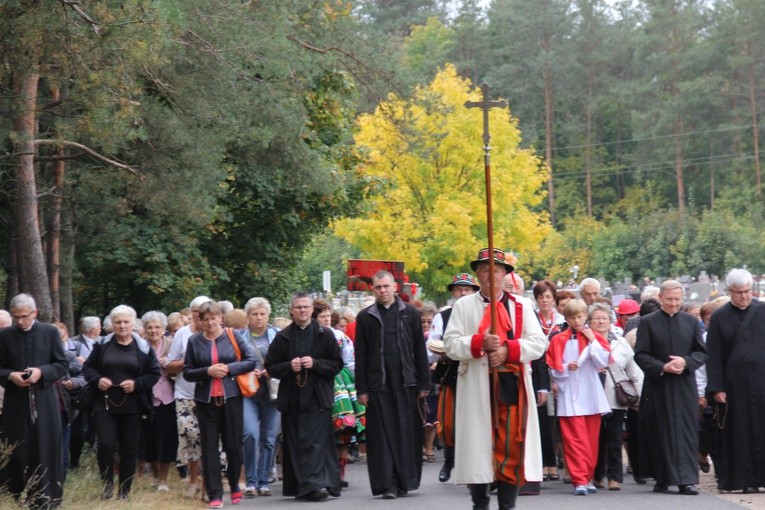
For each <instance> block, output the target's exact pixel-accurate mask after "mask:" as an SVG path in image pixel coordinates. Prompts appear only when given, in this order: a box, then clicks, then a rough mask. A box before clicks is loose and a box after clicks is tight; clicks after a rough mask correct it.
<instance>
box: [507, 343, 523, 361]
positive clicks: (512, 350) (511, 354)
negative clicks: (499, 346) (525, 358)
mask: <svg viewBox="0 0 765 510" xmlns="http://www.w3.org/2000/svg"><path fill="white" fill-rule="evenodd" d="M505 345H507V363H520V362H521V343H520V342H519V341H518V340H508V341H507V342H505Z"/></svg>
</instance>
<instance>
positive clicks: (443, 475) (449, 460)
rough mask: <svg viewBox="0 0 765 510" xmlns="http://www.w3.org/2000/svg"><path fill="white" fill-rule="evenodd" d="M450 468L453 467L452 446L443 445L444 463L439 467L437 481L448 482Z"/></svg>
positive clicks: (450, 475) (450, 472)
mask: <svg viewBox="0 0 765 510" xmlns="http://www.w3.org/2000/svg"><path fill="white" fill-rule="evenodd" d="M452 469H454V447H453V446H449V445H446V444H445V445H444V465H443V466H442V467H441V471H439V472H438V481H439V482H441V483H443V482H448V481H449V478H451V477H452Z"/></svg>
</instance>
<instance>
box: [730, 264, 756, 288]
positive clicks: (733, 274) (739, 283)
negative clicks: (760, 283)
mask: <svg viewBox="0 0 765 510" xmlns="http://www.w3.org/2000/svg"><path fill="white" fill-rule="evenodd" d="M753 284H754V278H752V273H750V272H749V271H747V270H746V269H731V270H730V272H729V273H728V275H727V276H726V277H725V288H727V289H730V288H731V287H746V286H747V285H753Z"/></svg>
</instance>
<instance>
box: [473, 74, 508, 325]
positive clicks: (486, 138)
mask: <svg viewBox="0 0 765 510" xmlns="http://www.w3.org/2000/svg"><path fill="white" fill-rule="evenodd" d="M481 92H482V95H483V97H482V99H481V100H480V101H466V102H465V108H480V109H481V110H483V153H484V155H483V160H484V174H485V179H486V230H487V238H488V244H489V274H490V275H491V276H490V278H489V282H490V283H489V293H490V294H491V296H490V297H489V299H490V303H489V306H490V307H491V332H492V333H494V334H497V307H496V300H497V289H496V287H495V285H494V220H493V214H492V207H491V158H490V156H489V153H490V152H491V145H489V142H490V141H491V134H490V133H489V110H490V109H492V108H506V107H507V101H505V100H504V99H502V100H499V101H492V100H491V99H489V93H490V92H491V87H489V84H488V83H482V84H481Z"/></svg>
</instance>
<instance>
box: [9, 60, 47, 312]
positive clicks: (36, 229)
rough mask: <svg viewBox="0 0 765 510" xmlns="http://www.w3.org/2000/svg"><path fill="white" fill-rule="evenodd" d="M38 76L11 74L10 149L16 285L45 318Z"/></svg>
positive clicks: (45, 289)
mask: <svg viewBox="0 0 765 510" xmlns="http://www.w3.org/2000/svg"><path fill="white" fill-rule="evenodd" d="M39 80H40V75H39V74H38V71H37V69H36V68H33V69H30V70H28V71H26V72H20V71H17V72H16V73H14V76H13V89H14V92H15V94H16V98H15V103H16V104H15V105H14V106H15V108H14V111H13V116H14V119H13V129H14V134H13V137H14V144H13V145H14V152H15V153H17V154H19V156H18V162H17V164H16V187H17V189H16V218H17V226H18V231H17V232H18V239H17V243H16V246H17V252H16V256H17V260H18V269H19V288H20V290H21V292H27V293H29V294H31V295H32V296H33V297H34V298H35V300H36V301H37V308H38V310H39V312H40V313H39V317H40V319H41V320H43V321H48V320H50V319H51V317H52V316H53V313H52V312H53V307H52V305H51V297H50V288H49V287H48V271H47V268H46V266H45V256H44V255H43V249H42V241H41V239H40V219H39V214H38V210H37V206H38V201H37V183H36V180H35V163H34V157H35V152H36V150H35V144H34V139H35V135H36V132H37V122H36V121H37V119H36V105H37V85H38V82H39Z"/></svg>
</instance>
